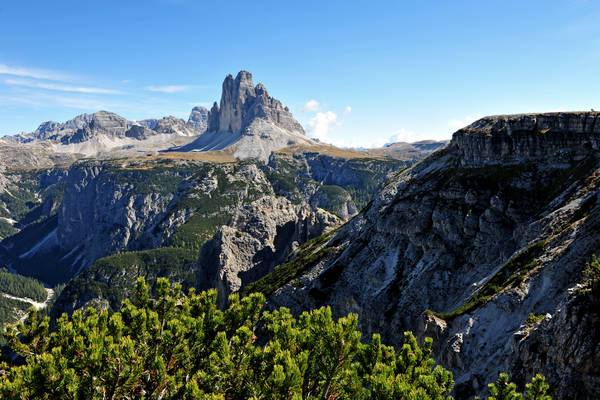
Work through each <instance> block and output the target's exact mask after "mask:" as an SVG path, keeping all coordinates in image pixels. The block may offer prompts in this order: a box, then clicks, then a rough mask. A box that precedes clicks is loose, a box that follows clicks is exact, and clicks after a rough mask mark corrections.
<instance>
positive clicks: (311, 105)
mask: <svg viewBox="0 0 600 400" xmlns="http://www.w3.org/2000/svg"><path fill="white" fill-rule="evenodd" d="M320 108H321V104H320V103H319V102H318V101H317V100H315V99H312V100H309V101H307V102H306V104H304V107H302V110H300V111H302V112H308V111H318V110H319V109H320Z"/></svg>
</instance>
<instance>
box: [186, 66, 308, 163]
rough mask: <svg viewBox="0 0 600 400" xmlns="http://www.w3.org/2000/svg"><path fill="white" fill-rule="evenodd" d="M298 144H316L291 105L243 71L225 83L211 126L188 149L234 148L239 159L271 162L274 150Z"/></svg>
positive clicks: (209, 124) (209, 117) (211, 112)
mask: <svg viewBox="0 0 600 400" xmlns="http://www.w3.org/2000/svg"><path fill="white" fill-rule="evenodd" d="M294 144H308V145H310V144H315V142H314V141H312V140H310V139H309V138H307V137H306V135H305V133H304V129H303V128H302V125H300V124H299V123H298V121H296V120H295V119H294V117H293V116H292V114H291V113H290V111H289V109H288V108H287V107H283V105H282V104H281V102H280V101H279V100H277V99H274V98H273V97H271V96H269V94H268V92H267V89H266V88H265V87H264V86H263V85H262V84H261V83H259V84H257V85H256V86H254V83H253V82H252V74H251V73H250V72H247V71H240V72H239V73H238V74H237V76H236V77H235V78H233V76H232V75H228V76H227V77H226V78H225V81H224V82H223V91H222V94H221V102H220V105H217V103H214V105H213V107H212V108H211V109H210V111H209V112H208V126H207V129H206V132H205V133H203V134H202V135H201V136H200V137H199V138H198V139H197V140H195V141H194V142H193V143H191V144H189V145H187V146H185V150H186V151H189V150H193V151H206V150H223V149H226V148H230V149H232V150H233V154H234V156H235V157H236V158H238V159H249V158H256V159H260V160H263V161H267V160H268V157H269V155H270V154H271V152H272V151H274V150H279V149H282V148H284V147H288V146H291V145H294Z"/></svg>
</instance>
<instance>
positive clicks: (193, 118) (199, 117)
mask: <svg viewBox="0 0 600 400" xmlns="http://www.w3.org/2000/svg"><path fill="white" fill-rule="evenodd" d="M187 124H188V126H189V127H190V128H192V129H193V130H194V132H196V134H197V135H200V134H202V133H204V132H206V128H208V110H207V109H206V108H204V107H194V108H192V112H191V113H190V117H189V118H188V122H187Z"/></svg>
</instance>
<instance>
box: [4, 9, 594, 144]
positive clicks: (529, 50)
mask: <svg viewBox="0 0 600 400" xmlns="http://www.w3.org/2000/svg"><path fill="white" fill-rule="evenodd" d="M93 4H94V5H92V2H85V1H81V0H78V1H67V0H65V1H61V0H55V1H47V0H44V1H20V0H2V2H0V136H2V135H6V134H16V133H20V132H29V131H32V130H35V128H36V127H37V126H38V125H39V124H40V123H41V122H43V121H47V120H54V121H59V122H63V121H66V120H68V119H71V118H73V117H74V116H76V115H78V114H81V113H90V112H94V111H98V110H108V111H112V112H116V113H117V114H120V115H122V116H123V117H125V118H128V119H132V120H136V119H143V118H159V117H163V116H167V115H174V116H176V117H180V118H184V119H187V117H188V115H189V112H190V110H191V108H192V107H193V106H195V105H202V106H206V107H210V105H211V104H212V103H213V102H214V101H219V99H220V95H221V84H222V81H223V79H224V78H225V76H226V75H227V74H233V75H234V76H235V74H236V73H237V72H238V71H239V70H242V69H245V70H248V71H250V72H252V74H253V77H254V83H255V84H256V83H258V82H262V83H263V84H264V85H265V86H266V88H267V90H268V91H269V93H270V94H271V96H273V97H275V98H278V99H280V100H281V101H282V102H283V103H284V104H285V105H288V106H289V107H290V110H291V111H292V113H293V114H294V116H295V117H296V118H297V119H298V120H299V121H300V122H301V123H302V125H303V126H304V128H305V130H306V131H307V134H308V135H309V136H311V137H317V138H319V139H321V140H323V141H325V142H329V143H333V144H335V145H338V146H355V147H374V146H381V145H383V144H385V143H388V142H394V141H410V142H412V141H417V140H424V139H435V140H441V139H449V138H450V137H451V135H452V133H453V132H454V131H456V130H457V129H459V128H460V127H462V126H465V125H467V124H469V123H470V122H472V121H473V120H475V119H477V118H479V117H482V116H485V115H494V114H508V113H523V112H543V111H557V110H589V109H590V108H595V109H600V79H599V78H598V72H599V70H600V68H599V67H600V1H596V0H588V1H586V0H563V1H552V0H545V1H537V0H528V1H522V0H520V1H512V0H502V1H496V0H489V1H481V0H477V1H461V0H454V1H433V0H431V1H400V0H395V1H377V0H372V1H369V2H365V1H351V0H346V1H322V0H321V1H310V0H305V1H296V2H287V1H281V0H279V1H258V0H255V1H245V2H242V1H227V2H225V1H212V2H205V1H198V0H120V1H112V0H104V1H102V2H93Z"/></svg>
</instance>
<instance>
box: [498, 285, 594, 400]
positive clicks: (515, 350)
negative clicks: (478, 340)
mask: <svg viewBox="0 0 600 400" xmlns="http://www.w3.org/2000/svg"><path fill="white" fill-rule="evenodd" d="M581 290H582V288H581V286H576V287H574V288H572V289H570V290H569V292H570V294H569V296H568V297H567V298H566V299H565V300H564V301H563V302H561V303H560V304H559V306H558V308H557V309H556V312H555V313H554V315H550V314H547V315H546V316H545V318H544V319H543V320H542V321H541V322H537V323H532V324H524V325H522V326H521V328H522V329H521V330H519V331H518V332H516V333H515V334H514V335H513V340H512V342H511V348H510V357H511V358H510V360H509V362H508V365H509V368H508V372H509V373H510V374H511V376H512V377H513V379H514V380H515V381H517V382H519V383H521V384H524V383H525V381H529V380H531V378H532V377H533V376H534V375H535V374H536V373H541V374H544V375H545V376H546V377H547V379H548V380H549V381H550V382H552V383H553V386H552V388H551V390H552V394H553V398H555V399H598V398H600V336H599V335H598V332H600V314H599V313H598V305H599V303H598V299H596V298H594V296H592V295H591V294H590V293H585V294H582V293H580V291H581Z"/></svg>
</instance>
